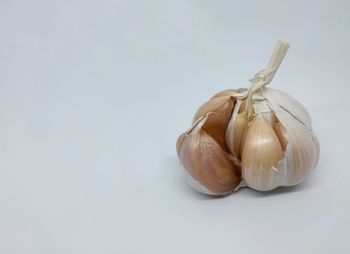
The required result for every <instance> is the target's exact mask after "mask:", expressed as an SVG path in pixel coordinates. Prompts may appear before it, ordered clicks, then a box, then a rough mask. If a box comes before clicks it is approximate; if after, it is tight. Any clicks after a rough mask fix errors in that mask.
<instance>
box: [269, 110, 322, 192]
mask: <svg viewBox="0 0 350 254" xmlns="http://www.w3.org/2000/svg"><path fill="white" fill-rule="evenodd" d="M273 109H274V111H275V114H276V117H277V119H278V121H279V123H276V125H275V131H276V134H277V135H278V137H279V139H280V140H281V143H282V146H283V147H284V150H285V157H286V160H287V163H288V181H287V183H286V184H285V185H286V186H292V185H296V184H299V183H301V182H303V181H304V180H305V179H306V178H307V177H308V176H309V175H310V173H311V172H312V171H313V169H314V168H315V167H316V164H317V161H318V158H319V143H318V140H317V138H316V136H315V135H314V134H313V132H312V131H311V130H310V129H308V127H307V126H305V125H304V124H303V123H302V122H301V121H299V120H298V119H296V118H295V116H293V115H291V113H290V112H289V111H288V112H287V111H284V110H283V109H281V108H278V107H274V108H273Z"/></svg>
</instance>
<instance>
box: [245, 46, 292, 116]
mask: <svg viewBox="0 0 350 254" xmlns="http://www.w3.org/2000/svg"><path fill="white" fill-rule="evenodd" d="M288 48H289V44H288V43H286V42H283V41H278V42H277V44H276V46H275V49H274V51H273V53H272V56H271V58H270V61H269V63H268V65H267V67H266V69H264V70H261V71H259V72H257V73H256V74H255V75H254V77H252V78H251V79H250V81H251V82H252V83H251V85H250V87H249V88H248V90H247V92H246V93H245V95H243V96H242V98H246V97H247V102H246V103H247V110H248V119H249V120H251V117H252V115H253V102H252V96H253V94H254V92H256V91H257V90H259V89H261V88H263V87H264V86H266V85H267V84H269V83H270V82H271V81H272V79H273V77H274V76H275V74H276V72H277V70H278V68H279V66H280V65H281V63H282V61H283V58H284V57H285V56H286V54H287V51H288Z"/></svg>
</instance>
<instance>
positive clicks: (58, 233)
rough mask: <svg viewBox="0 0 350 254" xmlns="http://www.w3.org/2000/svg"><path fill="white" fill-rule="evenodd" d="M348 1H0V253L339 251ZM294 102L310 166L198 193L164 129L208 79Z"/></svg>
mask: <svg viewBox="0 0 350 254" xmlns="http://www.w3.org/2000/svg"><path fill="white" fill-rule="evenodd" d="M349 3H350V2H349V1H345V0H344V1H334V0H333V1H316V0H312V1H277V0H275V1H272V0H266V1H249V0H248V1H228V0H224V1H209V0H205V1H199V0H198V1H191V0H190V1H188V0H173V1H168V0H166V1H164V0H151V1H141V0H140V1H126V0H124V1H107V0H104V1H82V0H81V1H78V0H74V1H73V0H70V1H68V0H67V1H39V0H26V1H24V0H23V1H12V0H2V1H0V121H1V123H0V253H4V254H5V253H6V254H11V253H16V254H19V253H25V254H31V253H33V254H40V253H50V254H52V253H59V254H62V253H83V254H89V253H118V254H119V253H201V254H205V253H213V254H214V253H293V254H294V253H337V254H341V253H350V247H349V245H350V243H349V242H350V239H349V238H350V237H349V235H350V219H349V214H350V195H349V194H350V193H349V192H350V188H349V183H348V181H349V178H350V170H349V155H348V153H349V144H350V138H349V137H350V135H349V127H350V126H349V123H350V122H349V113H348V108H349V96H350V85H349V70H350V60H349V58H350V46H349V45H350V29H349V28H350V15H349V10H350V4H349ZM278 39H283V40H285V41H288V42H289V43H290V44H291V48H290V50H289V52H288V54H287V57H286V59H285V61H284V62H283V64H282V66H281V68H280V70H279V71H278V73H277V75H276V77H275V79H274V80H273V81H272V83H271V84H270V86H271V87H274V88H276V89H279V90H283V91H285V92H287V93H289V94H290V95H291V96H293V97H294V98H296V99H298V100H299V101H301V102H302V103H303V104H304V106H305V107H306V108H307V109H308V111H309V113H310V114H311V116H312V120H313V127H314V130H315V133H316V134H317V136H318V138H319V141H320V144H321V157H320V161H319V164H318V166H317V169H316V171H315V172H314V174H313V176H312V177H311V178H310V179H309V180H308V181H307V182H305V183H304V184H302V185H300V186H298V187H295V188H289V189H278V190H276V191H273V192H270V193H258V192H255V191H253V190H248V189H243V190H240V191H239V192H237V193H235V194H234V195H230V196H228V197H225V198H220V199H213V198H209V197H206V196H203V195H199V194H197V193H196V192H194V191H192V189H190V188H189V187H188V186H187V184H186V183H185V181H184V180H183V178H182V177H181V176H182V175H181V170H180V169H181V168H180V166H179V164H178V160H177V157H176V151H175V142H176V139H177V136H178V135H179V134H180V133H181V132H182V131H184V130H186V129H187V128H188V127H189V126H190V122H191V119H192V116H193V114H194V112H195V110H196V109H197V108H198V107H199V106H200V105H201V104H202V103H204V101H205V100H207V99H208V98H209V97H210V96H212V95H213V94H214V93H216V92H218V91H220V90H223V89H226V88H235V87H244V86H247V85H248V81H247V80H248V78H249V77H251V76H252V75H253V74H255V73H256V72H257V71H259V70H261V69H262V68H264V67H265V65H266V64H267V62H268V59H269V57H270V54H271V52H272V49H273V47H274V45H275V43H276V41H277V40H278Z"/></svg>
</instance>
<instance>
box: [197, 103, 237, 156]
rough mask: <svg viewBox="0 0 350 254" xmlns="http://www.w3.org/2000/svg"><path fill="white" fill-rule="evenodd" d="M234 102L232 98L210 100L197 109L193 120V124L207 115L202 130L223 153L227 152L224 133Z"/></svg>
mask: <svg viewBox="0 0 350 254" xmlns="http://www.w3.org/2000/svg"><path fill="white" fill-rule="evenodd" d="M234 100H235V99H234V98H232V97H217V98H214V99H211V100H209V101H208V102H206V103H205V104H204V105H202V106H201V107H200V108H199V110H198V111H197V113H196V115H195V117H194V119H193V122H195V121H197V120H198V119H199V118H200V117H203V116H206V115H207V114H209V115H210V117H208V118H207V120H206V121H205V123H204V124H203V130H204V131H205V132H207V133H208V134H209V135H210V136H211V137H212V138H213V139H214V140H215V141H216V142H218V143H219V145H220V146H221V148H222V149H224V150H225V151H228V148H227V146H226V137H225V136H226V135H225V133H226V128H227V125H228V123H229V121H230V118H231V115H232V111H233V106H234Z"/></svg>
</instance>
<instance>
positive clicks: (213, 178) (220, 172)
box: [178, 115, 241, 195]
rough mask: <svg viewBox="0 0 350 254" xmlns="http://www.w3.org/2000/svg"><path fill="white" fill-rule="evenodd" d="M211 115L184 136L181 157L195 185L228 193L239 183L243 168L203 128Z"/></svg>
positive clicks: (216, 191)
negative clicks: (237, 165) (230, 158)
mask: <svg viewBox="0 0 350 254" xmlns="http://www.w3.org/2000/svg"><path fill="white" fill-rule="evenodd" d="M209 118H210V115H208V116H207V117H206V118H204V119H203V120H201V121H200V122H199V123H197V125H196V126H195V127H194V128H193V129H192V130H191V132H190V133H188V134H185V135H184V136H183V135H181V136H180V138H179V139H180V141H179V142H178V143H179V144H181V145H179V158H180V162H181V164H182V165H183V167H184V168H185V169H186V171H187V173H188V174H189V175H190V177H188V176H187V180H189V183H190V184H191V185H192V186H193V187H194V188H195V189H197V190H198V191H200V192H203V193H206V194H210V195H225V194H228V193H230V192H232V191H234V190H235V189H236V188H237V186H239V183H240V181H241V179H240V172H239V169H238V167H236V166H235V165H234V164H233V163H232V162H231V161H230V160H229V159H228V158H227V156H226V154H225V152H224V151H223V150H222V148H221V147H220V145H219V144H218V143H217V142H216V141H215V140H214V139H213V138H212V137H211V136H210V135H209V134H208V133H206V132H205V131H204V130H203V129H202V127H203V125H204V124H205V122H206V121H207V120H208V119H209Z"/></svg>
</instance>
